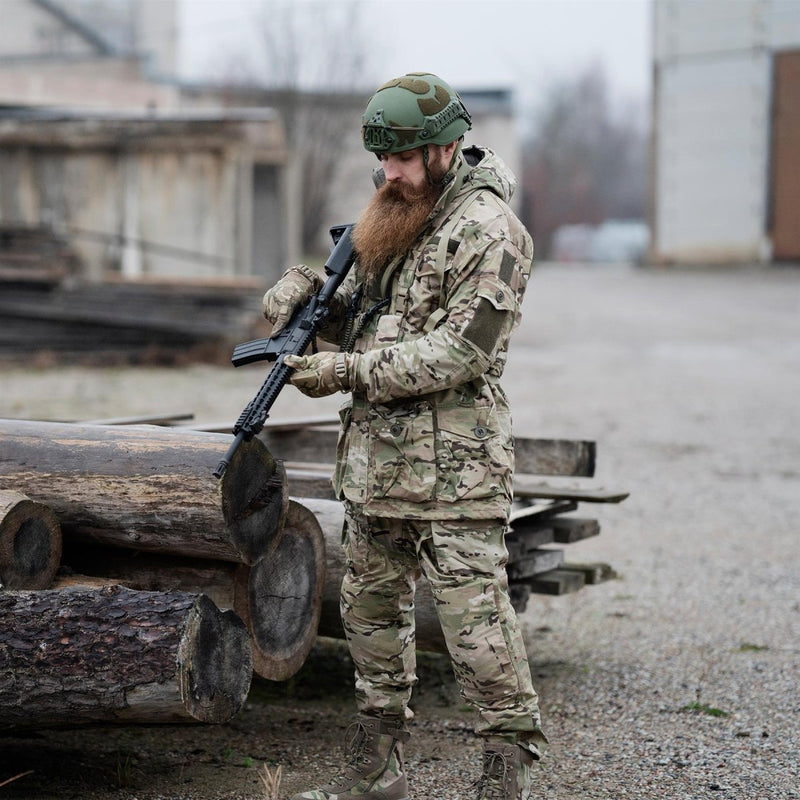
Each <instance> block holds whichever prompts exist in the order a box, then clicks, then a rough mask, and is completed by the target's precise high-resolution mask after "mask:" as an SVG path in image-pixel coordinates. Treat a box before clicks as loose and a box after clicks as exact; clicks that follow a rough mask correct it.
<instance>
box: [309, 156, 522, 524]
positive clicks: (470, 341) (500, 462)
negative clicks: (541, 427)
mask: <svg viewBox="0 0 800 800" xmlns="http://www.w3.org/2000/svg"><path fill="white" fill-rule="evenodd" d="M449 175H450V182H449V183H448V184H447V188H446V189H445V190H444V192H443V194H442V196H441V197H440V198H439V201H438V202H437V204H436V206H435V207H434V210H433V211H432V213H431V216H430V218H429V224H428V226H427V227H426V229H425V230H424V231H423V232H422V233H421V235H420V236H419V238H418V239H417V241H416V242H415V244H414V245H413V247H412V249H411V250H410V251H409V252H408V253H407V254H406V255H405V257H404V258H399V259H397V260H396V261H395V262H393V263H392V264H390V265H389V266H388V267H387V269H386V271H385V273H384V275H383V277H382V279H381V281H380V283H381V285H380V286H372V287H370V286H366V285H365V286H363V287H362V290H361V292H357V290H358V288H359V286H362V284H361V280H360V276H359V271H358V269H357V267H356V270H355V271H354V272H353V273H352V274H351V275H350V276H348V280H347V281H346V282H345V284H344V285H343V286H342V287H341V288H340V290H339V293H338V295H337V297H336V302H335V303H334V304H333V307H332V313H331V319H332V320H333V322H332V324H331V325H330V327H329V328H328V329H327V330H326V332H325V333H324V334H323V335H324V338H326V339H328V340H330V341H334V342H337V343H339V344H340V345H342V347H343V349H347V350H350V351H351V352H353V353H356V354H358V356H357V362H356V368H355V373H356V378H355V381H354V387H353V392H352V398H351V399H350V400H348V401H347V403H346V404H345V405H344V406H343V407H342V409H341V411H340V416H341V419H342V430H341V433H340V436H339V445H338V452H337V466H336V471H335V474H334V481H333V482H334V488H335V491H336V493H337V495H338V496H339V497H340V499H343V500H348V501H350V502H352V503H356V504H358V505H360V506H361V507H362V510H363V512H364V513H366V514H369V515H372V516H384V517H385V516H390V517H394V516H397V515H403V516H405V517H407V518H414V519H448V518H450V519H452V518H472V519H491V518H507V516H508V511H509V508H510V503H511V495H512V477H513V466H514V453H513V440H512V433H511V414H510V410H509V406H508V402H507V399H506V396H505V394H504V392H503V390H502V388H501V387H500V384H499V380H500V377H501V375H502V374H503V368H504V367H505V364H506V358H507V351H508V344H509V338H510V336H511V332H512V330H513V329H514V328H515V327H516V326H517V324H518V322H519V315H520V303H521V301H522V296H523V293H524V290H525V286H526V284H527V280H528V277H529V274H530V270H531V261H532V258H533V243H532V241H531V238H530V236H529V235H528V233H527V231H526V230H525V228H524V226H523V225H522V223H521V222H520V221H519V220H518V219H517V217H516V216H515V215H514V213H513V212H512V211H511V209H510V208H509V207H508V205H507V201H508V200H509V199H510V197H511V194H512V192H513V189H514V187H515V185H516V181H515V179H514V176H513V175H512V174H511V172H510V171H509V170H508V168H507V167H506V166H505V165H504V164H503V162H502V161H501V160H500V159H499V158H498V157H497V156H496V155H494V153H492V152H491V151H490V150H487V149H479V148H469V149H468V150H465V151H464V153H463V154H460V155H459V156H458V158H457V160H456V163H455V165H454V166H453V168H452V170H451V173H450V174H449ZM354 296H355V300H354ZM380 301H383V303H382V304H380ZM379 304H380V305H379ZM348 308H349V309H352V311H351V313H350V315H349V316H350V320H349V322H348V321H347V317H348V315H347V312H346V310H347V309H348ZM376 310H377V313H376ZM348 340H349V341H348Z"/></svg>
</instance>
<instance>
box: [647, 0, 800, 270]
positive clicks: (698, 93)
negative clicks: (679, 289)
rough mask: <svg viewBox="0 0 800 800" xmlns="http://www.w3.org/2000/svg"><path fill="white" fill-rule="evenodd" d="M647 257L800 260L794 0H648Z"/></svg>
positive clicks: (799, 53) (799, 42)
mask: <svg viewBox="0 0 800 800" xmlns="http://www.w3.org/2000/svg"><path fill="white" fill-rule="evenodd" d="M652 166H653V180H652V195H651V220H650V221H651V225H652V242H653V245H652V247H653V252H652V257H653V260H654V261H655V262H656V263H681V262H683V263H709V262H711V263H713V262H718V263H736V262H762V263H769V262H772V261H800V3H798V2H796V0H737V2H730V1H729V0H703V2H694V0H655V3H654V96H653V164H652Z"/></svg>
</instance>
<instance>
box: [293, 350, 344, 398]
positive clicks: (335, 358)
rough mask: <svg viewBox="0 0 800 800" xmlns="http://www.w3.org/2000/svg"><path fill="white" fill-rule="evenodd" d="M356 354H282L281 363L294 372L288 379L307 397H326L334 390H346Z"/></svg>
mask: <svg viewBox="0 0 800 800" xmlns="http://www.w3.org/2000/svg"><path fill="white" fill-rule="evenodd" d="M357 358H358V356H356V355H353V354H352V353H331V352H322V353H314V354H312V355H308V356H284V359H283V363H284V364H286V366H287V367H291V368H292V369H293V370H295V372H293V373H292V376H291V377H290V378H289V380H290V381H291V383H292V386H296V387H297V388H298V389H299V390H300V391H301V392H302V393H303V394H306V395H308V396H309V397H326V396H327V395H329V394H333V393H334V392H339V391H342V392H348V391H350V386H351V376H352V374H353V370H354V368H355V364H356V359H357Z"/></svg>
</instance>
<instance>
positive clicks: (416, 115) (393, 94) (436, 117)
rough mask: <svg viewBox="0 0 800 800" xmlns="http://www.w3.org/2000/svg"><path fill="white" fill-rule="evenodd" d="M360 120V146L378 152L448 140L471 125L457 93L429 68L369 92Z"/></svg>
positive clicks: (443, 143)
mask: <svg viewBox="0 0 800 800" xmlns="http://www.w3.org/2000/svg"><path fill="white" fill-rule="evenodd" d="M361 122H362V125H361V135H362V137H363V140H364V147H365V148H366V149H367V150H369V151H370V152H372V153H376V154H377V155H379V156H380V154H381V153H402V152H403V151H404V150H413V149H414V148H415V147H422V146H423V145H426V144H440V145H445V144H450V142H454V141H455V140H456V139H459V138H460V137H462V136H463V135H464V134H465V133H466V132H467V131H468V130H469V129H470V128H471V127H472V120H471V118H470V115H469V113H468V112H467V109H466V108H464V104H463V103H462V102H461V98H460V97H459V96H458V94H457V93H456V92H455V91H453V89H452V88H451V87H450V86H449V85H448V84H447V83H445V82H444V81H443V80H442V79H441V78H439V77H437V76H436V75H432V74H431V73H429V72H411V73H409V74H408V75H402V76H401V77H399V78H394V79H393V80H391V81H389V82H388V83H385V84H384V85H383V86H381V88H380V89H378V91H377V92H375V94H374V95H372V98H371V99H370V101H369V103H368V105H367V109H366V111H365V112H364V116H363V117H362V118H361Z"/></svg>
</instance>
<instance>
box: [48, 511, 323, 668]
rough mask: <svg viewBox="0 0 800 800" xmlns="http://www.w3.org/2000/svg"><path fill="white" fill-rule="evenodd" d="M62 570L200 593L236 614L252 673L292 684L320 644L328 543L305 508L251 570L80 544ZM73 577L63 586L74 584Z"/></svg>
mask: <svg viewBox="0 0 800 800" xmlns="http://www.w3.org/2000/svg"><path fill="white" fill-rule="evenodd" d="M64 563H65V564H67V565H68V566H69V568H70V569H71V570H73V571H74V572H76V573H78V574H79V577H78V578H77V580H78V581H79V582H80V581H81V580H82V579H83V576H91V577H92V578H93V579H97V580H100V581H106V582H114V583H120V584H123V585H125V586H128V587H130V588H132V589H139V590H144V591H170V590H180V591H184V592H194V593H199V592H202V593H204V594H206V595H207V596H208V597H209V598H210V599H211V600H212V601H213V602H214V603H215V604H216V605H217V606H219V608H221V609H232V610H233V611H235V612H236V614H237V615H238V616H239V617H240V618H241V619H242V621H243V622H244V623H245V625H246V626H247V629H248V631H249V632H250V635H251V639H252V660H253V669H254V670H255V671H256V673H258V675H260V676H261V677H262V678H266V679H268V680H274V681H282V680H287V679H288V678H290V677H291V676H292V675H294V674H295V673H296V672H297V670H298V669H300V667H301V666H302V665H303V663H304V662H305V660H306V658H307V657H308V654H309V652H310V651H311V648H312V647H313V645H314V642H315V641H316V638H317V627H318V625H319V618H320V614H321V611H322V593H323V590H324V587H325V537H324V535H323V533H322V529H321V527H320V525H319V523H318V522H317V519H316V517H315V516H314V515H313V514H312V513H311V511H309V510H308V509H307V508H305V507H303V506H301V505H299V504H298V503H295V502H290V504H289V510H288V514H287V518H286V524H285V526H284V530H283V534H282V535H281V537H280V539H279V540H278V541H277V542H276V543H275V545H274V547H273V548H272V549H271V550H270V553H269V555H268V556H266V557H264V558H262V559H259V560H258V561H257V562H256V563H255V564H253V565H245V564H241V565H238V566H237V565H235V564H232V563H226V562H222V561H216V562H213V561H208V560H204V559H187V558H181V557H176V556H169V555H163V554H150V553H131V552H130V551H128V552H126V551H123V550H119V549H113V548H109V547H103V546H100V547H98V546H87V545H85V544H78V545H73V546H70V544H69V543H68V544H67V548H66V551H65V554H64ZM74 580H75V579H73V578H72V576H70V575H69V574H65V575H64V576H62V577H61V578H60V581H59V583H58V584H57V585H59V586H63V585H66V584H69V583H71V582H74Z"/></svg>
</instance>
